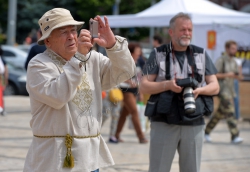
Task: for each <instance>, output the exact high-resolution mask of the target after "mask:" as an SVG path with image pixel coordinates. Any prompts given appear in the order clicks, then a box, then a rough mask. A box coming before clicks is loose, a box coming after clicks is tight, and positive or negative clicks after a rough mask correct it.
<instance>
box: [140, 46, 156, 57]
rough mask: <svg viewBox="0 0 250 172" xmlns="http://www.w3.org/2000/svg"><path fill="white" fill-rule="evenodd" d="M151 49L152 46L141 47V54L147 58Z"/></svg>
mask: <svg viewBox="0 0 250 172" xmlns="http://www.w3.org/2000/svg"><path fill="white" fill-rule="evenodd" d="M152 51H153V48H142V54H143V56H144V57H145V58H146V59H148V58H149V55H150V53H151V52H152Z"/></svg>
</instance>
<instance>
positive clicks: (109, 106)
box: [102, 90, 122, 143]
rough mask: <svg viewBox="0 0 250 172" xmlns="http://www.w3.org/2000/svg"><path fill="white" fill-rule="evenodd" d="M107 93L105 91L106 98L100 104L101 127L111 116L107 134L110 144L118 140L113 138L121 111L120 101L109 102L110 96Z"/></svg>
mask: <svg viewBox="0 0 250 172" xmlns="http://www.w3.org/2000/svg"><path fill="white" fill-rule="evenodd" d="M109 92H110V90H109V91H106V97H105V98H104V99H103V103H102V107H103V108H102V114H103V119H102V125H103V124H104V123H105V121H106V120H107V119H108V118H109V116H111V123H110V132H109V142H110V143H118V140H117V139H116V137H115V133H116V128H117V123H118V119H119V116H120V110H121V103H122V102H121V101H116V102H111V101H110V97H109V96H110V95H109Z"/></svg>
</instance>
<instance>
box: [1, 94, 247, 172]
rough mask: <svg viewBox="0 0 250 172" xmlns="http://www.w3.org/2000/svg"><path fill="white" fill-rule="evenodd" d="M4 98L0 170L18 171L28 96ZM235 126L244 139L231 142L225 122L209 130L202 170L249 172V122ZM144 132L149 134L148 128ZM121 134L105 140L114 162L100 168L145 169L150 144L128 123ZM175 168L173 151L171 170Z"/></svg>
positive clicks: (25, 141)
mask: <svg viewBox="0 0 250 172" xmlns="http://www.w3.org/2000/svg"><path fill="white" fill-rule="evenodd" d="M4 99H5V107H6V111H7V115H6V116H0V172H21V171H22V170H23V165H24V161H25V156H26V154H27V151H28V148H29V145H30V143H31V139H32V132H31V129H30V126H29V121H30V119H31V115H30V103H29V97H25V96H24V97H23V96H13V97H5V98H4ZM109 124H110V121H109V120H108V121H107V122H106V123H105V124H104V126H103V129H102V132H101V133H102V136H103V137H104V139H105V140H108V133H109ZM238 126H239V129H240V132H241V133H240V136H241V137H243V138H244V142H243V143H242V144H239V145H233V144H231V143H230V134H229V131H228V128H227V125H226V122H225V121H224V120H222V121H221V122H220V123H219V125H218V126H217V127H216V128H215V130H214V131H213V132H212V134H211V137H212V139H213V143H205V144H204V146H203V153H202V163H201V172H250V123H249V122H247V121H240V122H239V124H238ZM163 134H164V133H163ZM146 136H147V138H149V131H147V132H146ZM121 137H122V139H123V140H124V141H125V142H124V143H119V144H112V143H107V145H108V147H109V148H110V151H111V153H112V155H113V158H114V160H115V163H116V165H114V166H111V167H107V168H102V169H100V172H147V169H148V162H149V160H148V150H149V144H139V143H138V139H137V138H136V135H135V132H134V130H131V129H129V128H128V124H127V125H126V126H125V127H124V130H123V132H122V135H121ZM44 158H47V157H44ZM178 171H179V167H178V154H177V153H176V155H175V158H174V160H173V164H172V168H171V172H178Z"/></svg>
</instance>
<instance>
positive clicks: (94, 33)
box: [89, 19, 98, 38]
mask: <svg viewBox="0 0 250 172" xmlns="http://www.w3.org/2000/svg"><path fill="white" fill-rule="evenodd" d="M89 31H90V34H91V37H92V38H98V21H96V20H93V19H90V20H89Z"/></svg>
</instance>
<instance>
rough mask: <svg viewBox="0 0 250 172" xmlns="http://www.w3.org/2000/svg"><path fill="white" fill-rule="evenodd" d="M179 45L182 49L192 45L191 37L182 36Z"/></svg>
mask: <svg viewBox="0 0 250 172" xmlns="http://www.w3.org/2000/svg"><path fill="white" fill-rule="evenodd" d="M178 43H179V45H180V46H182V47H187V46H189V44H190V43H191V37H190V36H182V37H181V38H180V39H179V40H178Z"/></svg>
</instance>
